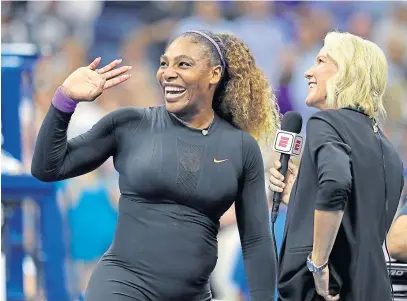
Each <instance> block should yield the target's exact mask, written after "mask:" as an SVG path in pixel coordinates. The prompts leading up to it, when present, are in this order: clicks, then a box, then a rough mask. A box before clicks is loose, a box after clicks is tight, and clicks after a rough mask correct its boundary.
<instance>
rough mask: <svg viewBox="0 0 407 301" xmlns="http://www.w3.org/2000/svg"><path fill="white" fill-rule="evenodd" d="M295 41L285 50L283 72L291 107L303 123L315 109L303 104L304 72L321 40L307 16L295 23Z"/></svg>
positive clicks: (313, 62) (305, 87)
mask: <svg viewBox="0 0 407 301" xmlns="http://www.w3.org/2000/svg"><path fill="white" fill-rule="evenodd" d="M296 37H297V41H296V43H295V44H293V45H291V47H289V48H287V50H286V52H285V54H284V55H285V56H286V58H285V60H284V61H285V63H286V65H285V68H284V72H285V73H287V75H285V76H288V77H290V81H289V83H288V88H289V93H290V99H291V103H292V106H293V109H294V110H295V111H297V112H300V113H301V115H302V118H303V124H304V126H303V127H302V128H303V131H302V132H305V125H306V123H307V121H308V119H309V118H310V117H311V115H312V114H314V113H315V112H316V111H317V110H316V109H314V108H310V107H308V106H307V105H306V104H305V98H306V96H307V91H308V90H307V89H308V85H307V81H306V79H305V77H304V72H305V71H306V70H308V68H310V67H311V66H313V65H314V64H315V57H316V56H317V54H318V51H319V49H320V48H321V43H322V42H323V41H322V40H321V39H320V37H319V32H318V31H316V30H315V26H314V22H313V21H312V19H311V18H309V17H303V18H301V19H299V20H298V22H297V24H296Z"/></svg>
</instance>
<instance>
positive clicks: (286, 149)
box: [271, 111, 303, 224]
mask: <svg viewBox="0 0 407 301" xmlns="http://www.w3.org/2000/svg"><path fill="white" fill-rule="evenodd" d="M301 128H302V117H301V115H300V114H298V113H297V112H294V111H290V112H287V113H286V114H284V116H283V120H282V121H281V130H278V131H277V133H276V138H275V140H274V145H273V150H274V151H276V152H278V153H280V154H281V155H280V163H281V168H280V173H281V174H282V175H283V176H284V177H285V175H286V174H287V170H288V161H289V160H290V156H291V155H294V156H298V155H299V154H301V150H302V145H303V137H301V136H300V135H298V134H299V133H300V132H301ZM280 202H281V192H277V191H275V192H274V196H273V206H272V209H271V222H272V223H273V224H274V223H275V221H276V220H277V216H278V209H279V208H280Z"/></svg>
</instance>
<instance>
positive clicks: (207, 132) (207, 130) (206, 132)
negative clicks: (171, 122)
mask: <svg viewBox="0 0 407 301" xmlns="http://www.w3.org/2000/svg"><path fill="white" fill-rule="evenodd" d="M212 112H213V110H212ZM171 115H172V116H174V117H175V119H177V120H178V121H179V122H181V123H182V124H183V125H185V126H186V127H188V128H190V129H192V130H198V131H201V133H202V135H204V136H206V135H208V134H209V130H210V128H211V126H212V124H213V121H214V120H215V112H213V118H212V121H211V123H210V124H209V126H208V127H207V128H206V129H198V128H196V127H193V126H190V125H188V124H187V123H186V122H185V121H183V120H182V119H180V118H178V117H177V116H176V115H175V114H174V113H171Z"/></svg>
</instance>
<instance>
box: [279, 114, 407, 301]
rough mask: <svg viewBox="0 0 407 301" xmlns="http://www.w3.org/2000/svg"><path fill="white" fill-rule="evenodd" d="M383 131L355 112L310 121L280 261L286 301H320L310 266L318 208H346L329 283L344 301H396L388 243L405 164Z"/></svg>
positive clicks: (281, 288)
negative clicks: (385, 245)
mask: <svg viewBox="0 0 407 301" xmlns="http://www.w3.org/2000/svg"><path fill="white" fill-rule="evenodd" d="M379 133H380V134H379ZM379 133H376V132H374V130H373V120H372V119H370V118H369V117H368V116H367V115H365V114H363V113H361V112H360V111H356V110H352V109H339V110H325V111H320V112H318V113H316V114H314V115H313V116H312V117H311V118H310V120H309V121H308V124H307V136H306V142H305V149H304V153H303V157H302V160H301V164H300V167H299V172H298V177H297V180H296V182H295V184H294V187H293V190H292V192H291V197H290V202H289V205H288V213H287V219H286V225H285V231H284V239H283V244H282V249H281V257H280V260H279V263H280V265H279V275H278V290H279V294H280V297H279V300H280V301H310V300H320V298H319V297H318V296H317V294H316V292H315V286H314V281H313V277H312V274H311V272H309V271H308V269H307V267H306V258H307V256H308V255H309V254H310V252H311V251H312V245H313V230H314V210H315V209H318V210H344V216H343V220H342V224H341V226H340V229H339V232H338V235H337V238H336V241H335V244H334V247H333V250H332V252H331V255H330V259H329V262H330V263H329V267H330V272H331V281H330V283H331V286H332V289H334V290H336V291H338V292H339V293H340V297H341V298H340V300H342V301H343V300H346V301H390V300H391V289H390V282H389V278H388V273H387V270H386V262H385V258H384V253H383V250H382V244H383V242H384V239H385V236H386V232H387V231H388V228H389V226H390V223H391V221H392V219H393V217H394V214H395V212H396V210H397V205H398V202H399V198H400V194H401V190H402V187H403V184H404V178H403V164H402V161H401V159H400V157H399V155H398V154H397V152H396V150H395V148H394V147H393V145H392V144H391V143H390V142H389V141H388V140H387V138H385V137H384V135H383V133H381V132H380V131H379ZM380 141H381V142H382V148H383V153H384V158H385V166H386V167H385V175H384V171H383V158H382V150H381V143H380ZM385 182H386V184H387V195H388V202H387V203H388V209H387V211H386V209H385V207H386V202H385V191H384V187H385V185H384V183H385ZM386 212H387V214H386Z"/></svg>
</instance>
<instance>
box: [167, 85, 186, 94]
mask: <svg viewBox="0 0 407 301" xmlns="http://www.w3.org/2000/svg"><path fill="white" fill-rule="evenodd" d="M183 91H185V89H184V88H180V87H174V86H167V87H165V93H167V92H183Z"/></svg>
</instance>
